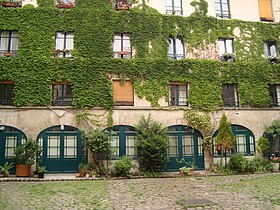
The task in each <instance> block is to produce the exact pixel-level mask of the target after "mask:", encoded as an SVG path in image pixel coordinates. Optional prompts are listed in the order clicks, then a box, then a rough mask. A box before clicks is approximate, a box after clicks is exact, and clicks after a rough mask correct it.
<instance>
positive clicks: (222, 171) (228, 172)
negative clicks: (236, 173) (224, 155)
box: [217, 164, 233, 175]
mask: <svg viewBox="0 0 280 210" xmlns="http://www.w3.org/2000/svg"><path fill="white" fill-rule="evenodd" d="M217 172H218V173H219V174H222V175H231V174H233V171H232V170H230V169H229V168H226V167H225V166H224V165H223V164H218V165H217Z"/></svg>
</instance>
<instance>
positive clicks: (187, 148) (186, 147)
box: [182, 135, 194, 156]
mask: <svg viewBox="0 0 280 210" xmlns="http://www.w3.org/2000/svg"><path fill="white" fill-rule="evenodd" d="M193 147H194V146H193V136H192V135H189V136H182V148H183V156H193V155H194V152H193Z"/></svg>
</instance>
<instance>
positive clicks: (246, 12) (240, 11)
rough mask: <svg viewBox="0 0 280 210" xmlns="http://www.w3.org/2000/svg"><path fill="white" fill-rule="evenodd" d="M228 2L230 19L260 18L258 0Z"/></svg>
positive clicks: (257, 19) (256, 19)
mask: <svg viewBox="0 0 280 210" xmlns="http://www.w3.org/2000/svg"><path fill="white" fill-rule="evenodd" d="M229 4H230V12H231V18H232V19H240V20H246V21H259V20H260V15H259V4H258V0H245V1H244V0H231V1H230V3H229Z"/></svg>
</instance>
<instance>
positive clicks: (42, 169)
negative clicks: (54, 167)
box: [36, 166, 47, 179]
mask: <svg viewBox="0 0 280 210" xmlns="http://www.w3.org/2000/svg"><path fill="white" fill-rule="evenodd" d="M36 172H37V174H38V178H39V179H43V178H44V177H45V173H46V172H47V170H46V166H38V167H37V170H36Z"/></svg>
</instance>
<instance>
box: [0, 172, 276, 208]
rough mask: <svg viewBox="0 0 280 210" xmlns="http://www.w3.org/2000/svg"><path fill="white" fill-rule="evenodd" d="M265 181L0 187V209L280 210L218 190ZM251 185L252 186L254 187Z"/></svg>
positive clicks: (252, 196) (242, 192) (179, 180)
mask: <svg viewBox="0 0 280 210" xmlns="http://www.w3.org/2000/svg"><path fill="white" fill-rule="evenodd" d="M279 175H280V174H279ZM265 176H268V175H264V174H263V175H244V176H225V177H222V176H219V177H186V178H148V179H121V180H104V181H102V180H101V181H72V182H66V181H64V182H58V181H56V182H0V209H1V210H2V209H7V210H20V209H23V210H25V209H31V210H33V209H97V210H99V209H100V210H103V209H108V210H113V209H115V210H142V209H143V210H144V209H150V210H159V209H162V210H179V209H189V210H190V209H197V210H198V209H225V210H226V209H228V210H235V209H236V210H237V209H238V210H239V209H248V210H255V209H265V210H270V209H276V210H280V205H277V204H279V203H280V202H279V200H278V201H277V202H278V203H277V204H276V205H273V204H272V203H271V202H269V201H268V200H267V199H265V198H263V197H260V196H256V195H255V194H254V193H248V192H249V191H248V190H247V189H246V190H245V188H244V190H243V189H241V190H237V191H236V190H235V189H239V188H237V187H235V188H234V189H233V190H232V189H227V187H224V185H227V184H230V185H232V184H240V183H242V182H244V181H247V180H254V179H258V178H260V177H265ZM278 178H280V176H278ZM256 185H258V182H257V181H256ZM278 189H279V188H278ZM257 190H258V188H257ZM260 190H261V189H260ZM279 195H280V192H279V194H278V196H276V199H277V198H280V196H279ZM264 196H265V195H264ZM198 199H199V200H198ZM188 201H196V202H198V203H199V202H202V203H201V205H196V206H188V205H187V204H186V203H185V202H188ZM204 201H206V203H207V201H208V202H210V205H204V204H205V203H204ZM180 203H181V204H180ZM182 203H183V204H184V206H183V205H182Z"/></svg>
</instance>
